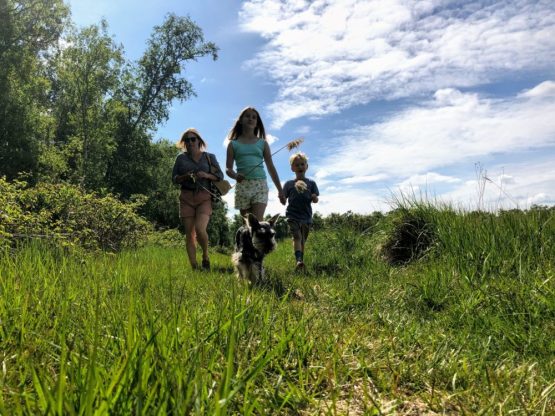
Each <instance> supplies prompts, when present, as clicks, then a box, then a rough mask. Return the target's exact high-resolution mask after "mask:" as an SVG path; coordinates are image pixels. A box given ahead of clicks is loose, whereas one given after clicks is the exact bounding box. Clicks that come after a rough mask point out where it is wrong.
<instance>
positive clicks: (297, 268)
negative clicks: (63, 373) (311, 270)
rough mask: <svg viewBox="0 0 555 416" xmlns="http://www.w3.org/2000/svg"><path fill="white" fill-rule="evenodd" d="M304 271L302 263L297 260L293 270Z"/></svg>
mask: <svg viewBox="0 0 555 416" xmlns="http://www.w3.org/2000/svg"><path fill="white" fill-rule="evenodd" d="M303 269H304V263H303V261H302V260H299V261H298V262H297V265H296V266H295V270H303Z"/></svg>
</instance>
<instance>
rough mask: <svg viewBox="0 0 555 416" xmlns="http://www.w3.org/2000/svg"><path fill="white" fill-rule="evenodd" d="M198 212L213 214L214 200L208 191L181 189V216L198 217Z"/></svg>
mask: <svg viewBox="0 0 555 416" xmlns="http://www.w3.org/2000/svg"><path fill="white" fill-rule="evenodd" d="M198 214H205V215H208V216H210V215H212V200H211V195H210V194H209V193H208V191H205V190H204V189H203V190H200V191H198V192H197V193H194V192H193V191H188V190H185V189H182V190H181V195H180V196H179V218H187V217H196V216H197V215H198Z"/></svg>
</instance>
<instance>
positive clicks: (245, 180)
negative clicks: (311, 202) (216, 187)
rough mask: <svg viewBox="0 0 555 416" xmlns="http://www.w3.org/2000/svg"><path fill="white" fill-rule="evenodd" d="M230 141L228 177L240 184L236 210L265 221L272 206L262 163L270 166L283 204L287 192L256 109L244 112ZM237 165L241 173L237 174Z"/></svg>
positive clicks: (236, 122) (249, 108)
mask: <svg viewBox="0 0 555 416" xmlns="http://www.w3.org/2000/svg"><path fill="white" fill-rule="evenodd" d="M228 140H229V144H228V146H227V159H226V173H227V175H228V176H229V177H230V178H232V179H235V180H236V181H237V186H236V188H235V208H236V209H238V210H239V212H240V213H241V216H243V217H245V216H246V215H247V214H248V213H249V212H250V213H252V214H254V216H256V218H257V219H258V220H259V221H262V220H263V219H264V211H265V210H266V206H267V205H268V184H267V183H266V173H265V172H264V167H263V166H262V162H265V163H266V167H267V168H268V173H269V174H270V176H271V177H272V182H274V185H275V186H276V189H277V190H278V197H279V199H280V200H282V199H283V190H282V188H281V183H280V181H279V177H278V174H277V171H276V168H275V166H274V162H273V161H272V153H271V152H270V146H269V145H268V142H267V141H266V132H265V130H264V124H262V120H261V119H260V115H259V114H258V111H256V109H255V108H253V107H247V108H245V109H244V110H243V111H241V114H240V115H239V118H237V120H236V121H235V125H234V126H233V128H232V129H231V131H230V132H229V135H228ZM233 162H235V164H236V166H237V171H234V170H233Z"/></svg>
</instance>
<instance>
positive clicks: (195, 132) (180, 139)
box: [175, 127, 206, 152]
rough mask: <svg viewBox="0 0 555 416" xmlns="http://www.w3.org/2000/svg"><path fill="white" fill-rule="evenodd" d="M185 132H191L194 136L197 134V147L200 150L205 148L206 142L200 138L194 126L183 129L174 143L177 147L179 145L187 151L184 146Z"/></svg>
mask: <svg viewBox="0 0 555 416" xmlns="http://www.w3.org/2000/svg"><path fill="white" fill-rule="evenodd" d="M187 133H193V134H194V135H195V136H197V140H198V141H199V142H200V145H199V149H200V150H204V149H206V142H205V141H204V140H203V139H202V137H201V135H200V133H199V132H198V130H197V129H195V128H192V127H191V128H189V129H187V130H185V131H184V132H183V133H182V134H181V137H180V138H179V141H178V142H177V143H176V144H175V145H176V146H177V147H179V148H180V149H182V150H183V151H184V152H186V151H187V147H186V146H185V136H186V135H187Z"/></svg>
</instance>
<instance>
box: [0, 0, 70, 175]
mask: <svg viewBox="0 0 555 416" xmlns="http://www.w3.org/2000/svg"><path fill="white" fill-rule="evenodd" d="M68 15H69V10H68V8H67V7H66V6H65V5H64V3H63V2H62V0H26V1H14V0H0V23H1V24H0V91H1V92H2V93H1V94H0V174H4V175H6V176H7V177H8V178H14V177H16V176H17V175H18V174H19V173H20V172H22V171H26V172H31V173H35V171H36V167H37V163H38V162H37V161H38V156H39V146H40V143H41V142H42V141H43V140H45V137H47V136H48V135H49V134H51V130H50V126H51V117H50V115H49V111H48V93H47V92H48V90H49V85H48V80H47V78H46V77H45V72H46V68H47V67H48V65H49V60H48V54H47V52H48V50H50V49H51V48H53V47H54V46H55V45H56V43H57V41H58V39H59V37H60V35H61V33H62V31H63V29H64V27H65V25H66V24H67V18H68Z"/></svg>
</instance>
